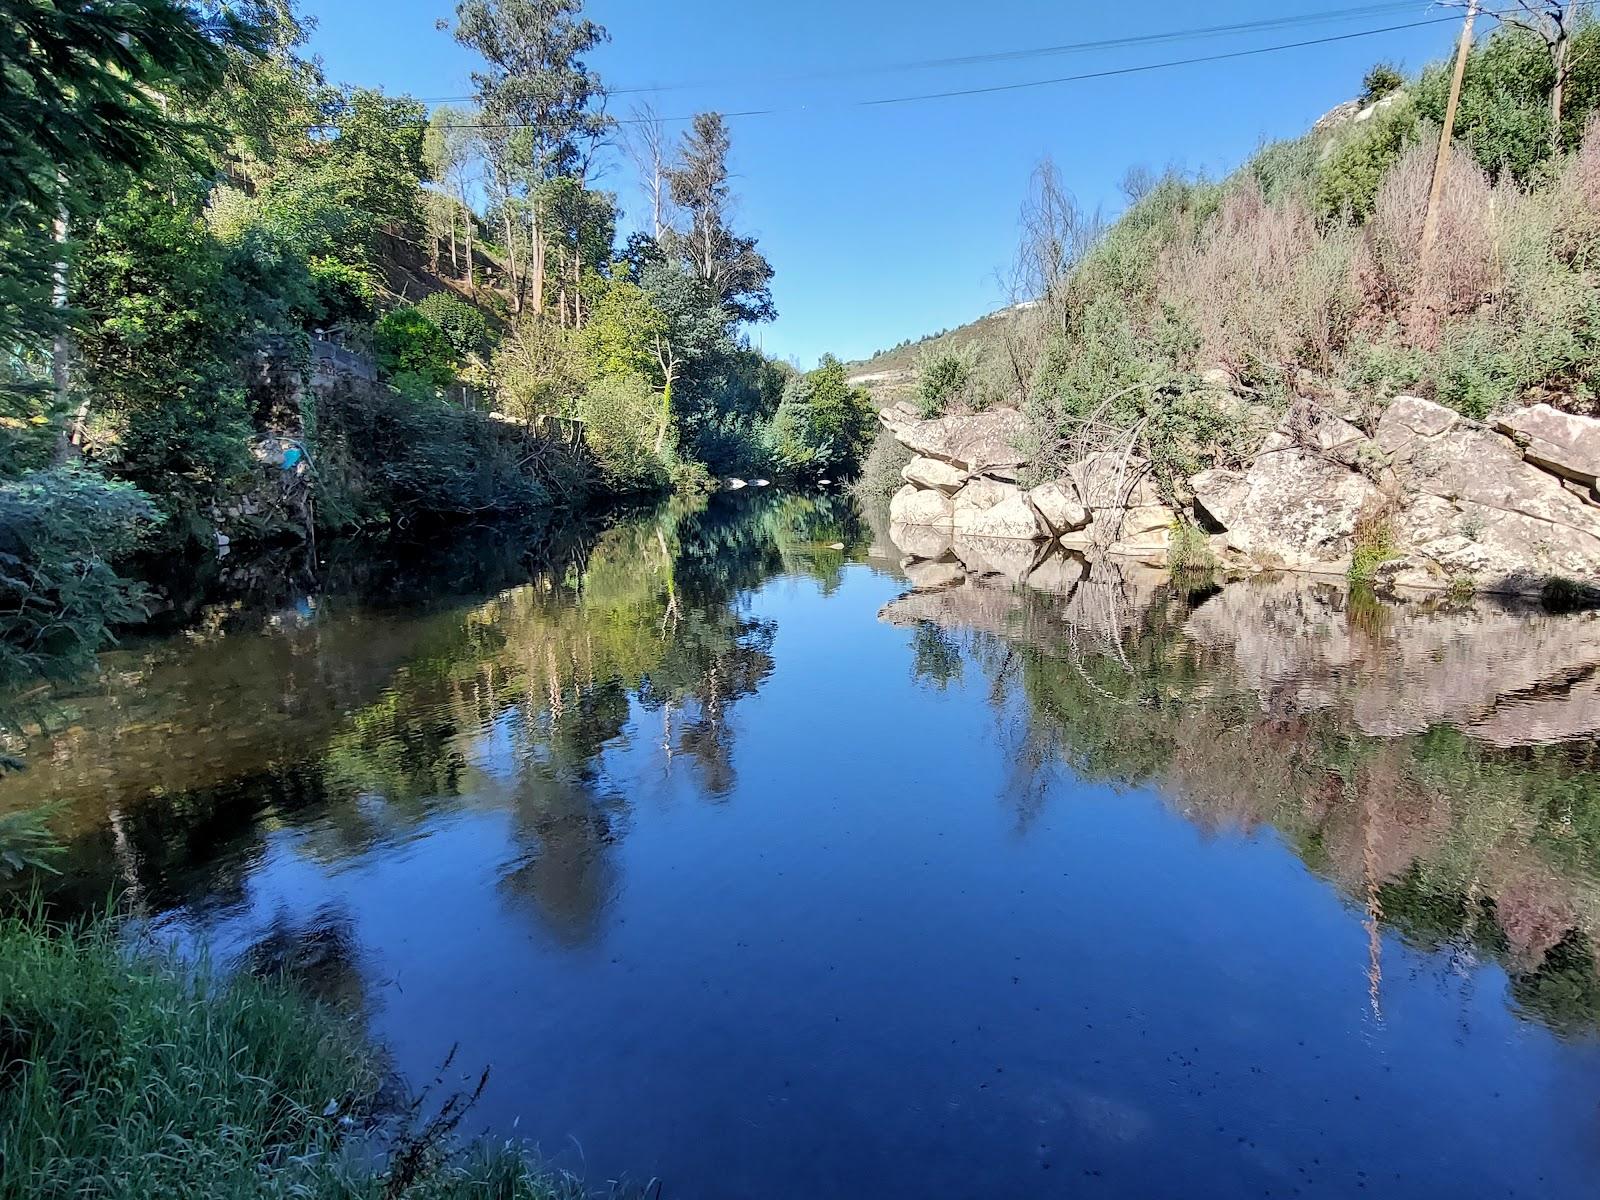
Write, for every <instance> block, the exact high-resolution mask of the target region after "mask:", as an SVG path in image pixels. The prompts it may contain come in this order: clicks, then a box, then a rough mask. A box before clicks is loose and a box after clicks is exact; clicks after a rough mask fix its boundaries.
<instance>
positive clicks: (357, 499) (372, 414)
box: [312, 377, 550, 528]
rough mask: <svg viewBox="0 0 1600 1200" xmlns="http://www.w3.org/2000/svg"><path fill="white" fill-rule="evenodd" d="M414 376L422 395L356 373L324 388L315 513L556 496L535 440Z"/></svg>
mask: <svg viewBox="0 0 1600 1200" xmlns="http://www.w3.org/2000/svg"><path fill="white" fill-rule="evenodd" d="M411 378H412V379H414V381H415V382H416V384H417V386H418V387H421V388H423V389H424V390H423V391H422V393H421V394H420V395H418V394H415V393H413V394H410V395H408V394H406V393H404V392H402V391H400V390H398V389H396V388H393V387H389V386H385V385H382V384H364V383H360V382H359V381H349V382H346V383H344V384H341V385H339V386H336V387H333V388H323V389H318V392H317V397H316V399H317V407H316V431H317V432H316V439H315V444H314V445H313V447H312V455H313V461H314V463H315V464H316V470H317V478H318V481H319V483H320V484H321V488H320V490H319V493H318V498H319V504H318V509H317V519H318V521H319V523H321V524H322V525H323V526H324V527H332V528H339V527H345V526H350V525H361V524H368V523H373V522H398V523H404V522H406V521H409V520H412V519H414V518H416V517H418V516H422V515H424V514H430V513H432V514H458V515H465V514H473V513H486V512H513V511H522V510H527V509H534V508H539V507H543V506H545V505H547V504H549V503H550V492H549V489H548V488H547V486H546V484H545V481H544V478H543V476H542V474H541V472H540V469H539V468H538V465H537V456H536V455H534V454H533V453H532V451H533V450H535V449H538V448H539V446H538V445H532V444H530V443H529V441H528V438H527V436H526V435H524V434H523V433H522V432H520V431H518V430H516V429H514V428H512V427H510V426H507V425H506V424H504V423H503V422H500V421H495V420H492V419H490V418H486V417H482V416H479V415H478V414H477V413H474V412H469V411H467V410H465V409H461V408H458V407H456V406H455V405H451V404H441V403H440V402H439V401H438V400H437V399H434V398H433V395H432V392H431V390H428V389H430V387H431V385H428V384H427V383H426V382H425V381H422V380H420V379H416V378H415V377H411ZM402 381H403V382H404V381H406V377H402ZM539 445H542V443H539Z"/></svg>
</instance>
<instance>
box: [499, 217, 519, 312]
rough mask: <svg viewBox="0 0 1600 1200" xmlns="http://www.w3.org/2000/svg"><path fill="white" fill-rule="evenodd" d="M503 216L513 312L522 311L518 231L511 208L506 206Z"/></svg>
mask: <svg viewBox="0 0 1600 1200" xmlns="http://www.w3.org/2000/svg"><path fill="white" fill-rule="evenodd" d="M501 216H502V217H503V218H504V220H505V227H506V271H507V272H508V274H509V275H510V279H509V280H508V282H509V283H510V284H511V311H512V312H513V313H520V312H521V311H522V288H521V287H520V286H519V285H518V283H517V240H516V231H515V229H514V228H513V227H512V224H511V206H510V204H509V203H508V204H506V205H505V207H504V209H503V210H502V213H501Z"/></svg>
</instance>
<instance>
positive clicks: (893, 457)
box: [855, 429, 912, 503]
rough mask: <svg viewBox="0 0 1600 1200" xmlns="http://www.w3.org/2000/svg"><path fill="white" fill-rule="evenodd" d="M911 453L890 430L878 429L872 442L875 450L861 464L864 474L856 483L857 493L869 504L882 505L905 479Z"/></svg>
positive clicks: (870, 451) (898, 488)
mask: <svg viewBox="0 0 1600 1200" xmlns="http://www.w3.org/2000/svg"><path fill="white" fill-rule="evenodd" d="M911 458H912V454H911V451H909V450H907V449H906V448H905V447H904V446H902V445H901V444H900V441H899V439H898V438H896V437H895V436H894V434H892V433H890V432H889V431H888V430H887V429H880V430H878V433H877V436H876V437H874V438H873V439H872V449H870V450H869V451H867V457H866V458H865V459H863V460H862V463H861V475H860V477H859V478H858V479H857V480H856V487H855V490H856V494H857V495H858V496H860V497H862V499H864V500H867V501H870V502H875V503H876V502H881V501H884V500H887V499H888V498H889V497H890V496H892V495H894V494H895V493H896V492H898V491H899V490H900V488H901V486H902V485H903V484H904V483H905V480H904V479H903V478H901V476H900V472H901V470H902V469H903V468H904V467H905V466H906V464H907V463H909V462H910V461H911Z"/></svg>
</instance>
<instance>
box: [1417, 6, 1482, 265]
mask: <svg viewBox="0 0 1600 1200" xmlns="http://www.w3.org/2000/svg"><path fill="white" fill-rule="evenodd" d="M1477 15H1478V0H1467V19H1466V22H1465V23H1464V24H1463V25H1462V26H1461V41H1460V43H1459V44H1458V45H1457V46H1456V67H1455V72H1454V73H1453V74H1452V75H1451V76H1450V99H1449V100H1448V101H1447V102H1446V103H1445V106H1444V128H1443V129H1441V130H1440V131H1439V156H1438V157H1437V158H1436V159H1434V162H1433V187H1432V188H1430V189H1429V191H1428V215H1427V216H1426V217H1424V218H1423V220H1422V267H1423V271H1424V273H1426V271H1427V267H1428V260H1429V258H1430V256H1431V255H1432V253H1433V242H1434V239H1435V238H1436V237H1438V235H1439V197H1440V195H1441V194H1442V193H1443V192H1444V174H1445V170H1446V169H1447V168H1448V167H1449V165H1450V139H1451V138H1452V137H1453V136H1455V131H1456V107H1457V106H1458V105H1459V104H1460V103H1461V80H1462V77H1463V76H1464V75H1466V73H1467V54H1468V53H1469V52H1470V51H1471V49H1472V20H1473V18H1474V17H1476V16H1477Z"/></svg>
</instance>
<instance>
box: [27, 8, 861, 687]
mask: <svg viewBox="0 0 1600 1200" xmlns="http://www.w3.org/2000/svg"><path fill="white" fill-rule="evenodd" d="M4 11H5V14H6V28H5V33H4V35H3V37H0V70H3V72H4V77H5V85H6V91H7V95H8V97H15V98H16V99H17V101H18V102H17V103H15V104H13V103H11V101H10V100H9V99H8V102H7V105H6V111H5V114H4V117H3V118H0V156H3V157H4V159H5V167H4V169H3V172H0V204H3V205H4V206H5V208H6V211H7V213H8V216H9V218H10V219H9V220H8V221H7V223H6V227H5V229H4V231H3V232H0V253H3V254H4V255H5V257H6V259H7V264H8V269H7V272H6V276H5V280H4V282H3V284H0V352H3V360H0V361H3V368H0V512H4V513H6V514H10V513H12V512H13V511H22V510H26V511H27V512H28V513H30V514H31V515H30V516H28V517H27V519H28V520H30V521H33V522H34V523H35V525H37V523H38V522H39V521H41V520H48V519H49V517H50V514H49V512H47V511H41V510H39V508H38V505H37V504H34V507H33V508H31V509H30V508H29V507H28V506H29V505H30V503H33V502H32V501H30V499H29V498H30V497H37V496H41V495H42V496H51V497H54V496H60V497H62V498H63V500H64V503H63V505H62V510H63V519H62V520H61V522H60V523H59V524H53V525H52V526H51V528H49V529H48V530H45V531H44V534H45V536H43V537H36V536H30V537H26V538H25V537H23V536H21V533H20V532H19V530H20V526H17V525H16V524H15V523H12V522H8V523H7V526H6V528H5V529H4V530H0V537H3V538H4V541H5V546H4V547H3V552H4V553H6V554H7V555H9V556H10V558H8V559H6V560H4V561H5V562H7V563H9V564H11V566H10V567H8V569H6V570H5V571H4V573H3V575H0V592H3V595H0V601H4V603H3V605H0V607H3V608H4V610H5V611H7V612H8V613H9V612H11V611H13V610H16V611H20V612H22V613H24V614H37V613H40V612H45V613H50V612H55V613H61V614H63V615H64V617H65V620H64V622H62V623H61V624H60V625H58V626H57V627H56V628H54V629H53V630H52V632H51V634H50V637H51V638H53V639H55V640H56V641H57V642H61V641H68V640H70V641H72V642H73V643H75V644H78V645H81V646H84V647H87V648H89V649H91V650H92V648H93V647H94V646H95V645H98V644H99V643H100V641H101V640H102V637H103V634H104V633H105V632H106V630H107V629H108V628H109V627H110V626H112V625H114V624H115V623H117V622H119V621H123V620H126V618H127V617H128V615H129V613H130V609H129V602H130V601H132V600H133V599H134V592H135V589H133V588H131V587H128V586H119V585H120V584H123V583H124V582H125V581H122V580H121V577H120V575H118V573H117V571H118V568H120V566H121V564H123V563H124V562H125V561H126V560H127V557H128V554H129V552H130V550H131V549H133V548H134V547H135V546H137V545H143V546H144V547H145V548H146V549H149V550H156V549H159V550H161V551H163V552H167V553H172V552H206V553H209V552H210V551H211V550H212V549H213V548H214V547H215V546H216V545H218V544H229V543H232V544H234V545H238V544H241V543H244V542H249V541H261V540H265V539H272V538H281V537H310V536H312V535H313V534H314V533H317V532H321V533H325V534H326V533H337V532H340V531H345V530H352V529H361V528H371V527H375V526H384V525H391V524H407V523H410V522H412V521H414V520H416V519H419V518H423V517H428V516H431V515H435V514H454V515H462V514H479V513H500V512H510V511H515V510H521V509H528V508H535V507H540V506H551V505H559V506H566V507H574V506H578V505H581V504H583V503H584V502H585V501H587V500H589V499H591V498H594V497H596V496H603V495H606V494H616V493H630V492H652V491H662V490H665V489H667V488H669V487H677V488H680V489H695V488H701V487H704V486H706V485H707V484H708V482H709V480H710V478H711V475H712V474H713V473H718V474H720V473H728V472H739V473H743V474H752V475H753V474H767V475H771V476H781V475H789V476H795V477H800V478H804V477H807V476H816V475H820V474H824V473H838V472H848V471H850V470H851V469H852V468H853V465H854V462H855V460H856V458H857V456H858V455H859V453H860V451H861V449H862V444H863V443H864V441H865V440H867V439H866V436H865V433H864V432H863V430H864V428H865V422H864V418H863V416H862V414H863V413H864V412H865V399H864V397H863V396H862V395H861V394H860V393H857V392H853V391H851V390H850V389H845V392H844V394H843V395H842V396H840V397H834V396H833V393H832V391H831V390H830V388H831V387H832V384H831V382H830V381H832V379H833V376H832V375H831V374H829V373H828V371H827V369H826V368H825V369H824V372H823V373H822V374H820V375H817V376H815V377H807V376H802V375H800V374H798V373H797V372H796V371H794V370H793V369H791V368H789V367H787V366H785V365H782V364H779V363H775V362H772V361H770V360H768V359H766V358H764V357H763V356H762V355H761V354H760V353H759V352H757V351H755V350H754V349H752V348H751V347H750V345H749V342H748V340H747V338H746V336H745V334H744V332H743V331H744V329H745V327H746V326H747V325H748V324H750V323H751V322H757V321H765V320H770V319H772V317H773V316H774V315H775V310H774V307H773V303H772V297H771V291H770V281H771V279H772V276H773V269H772V267H771V265H770V264H769V263H768V262H767V261H766V259H765V258H764V257H763V256H762V254H761V253H760V250H759V248H758V246H757V244H756V241H755V239H754V238H752V237H750V236H748V235H746V234H743V233H741V232H739V231H738V230H736V229H735V228H733V227H732V226H731V224H730V218H729V213H730V210H731V207H732V201H733V197H732V195H731V191H730V186H729V170H728V158H729V153H730V150H731V143H730V138H729V134H728V129H727V126H726V123H725V122H724V121H723V120H722V118H721V117H720V116H719V115H717V114H715V113H702V114H700V115H699V116H697V117H696V118H695V119H694V122H693V124H692V127H691V128H690V129H689V130H688V131H687V132H686V133H685V134H684V135H683V136H682V137H681V138H672V137H670V136H669V135H668V134H667V133H666V132H665V130H664V129H663V128H662V125H661V123H660V122H659V121H655V120H654V119H653V118H650V119H648V120H645V119H644V118H641V122H643V123H642V124H636V125H635V126H634V128H635V129H641V128H644V129H646V131H647V132H648V133H649V135H650V136H649V138H648V144H649V146H650V147H651V155H650V156H649V157H648V159H645V158H641V160H640V161H641V167H642V169H644V170H645V171H646V172H647V173H648V176H649V179H650V180H653V184H654V188H655V194H656V196H657V201H656V203H655V205H654V206H653V207H654V211H653V212H652V213H651V214H649V220H648V223H647V227H646V228H645V229H642V230H641V231H639V232H636V233H634V234H632V235H631V236H629V237H627V238H626V239H622V240H619V228H620V226H621V221H622V217H623V214H622V212H621V210H620V209H619V207H618V204H617V199H616V197H615V196H614V195H613V194H611V193H609V192H605V191H602V190H599V189H598V188H596V187H595V186H593V185H592V183H591V179H592V177H593V176H594V175H595V174H596V172H597V169H598V167H599V165H600V164H601V163H602V162H603V161H604V160H605V158H606V155H607V154H608V153H610V152H611V147H612V146H613V143H615V142H616V141H617V139H618V137H619V126H618V124H617V122H616V121H615V120H614V119H613V118H611V117H609V116H607V115H605V111H604V108H605V105H604V101H605V96H606V93H605V88H604V85H603V84H602V82H601V80H600V79H599V77H598V76H597V75H596V74H595V72H594V71H593V70H591V69H590V68H589V67H588V66H587V65H586V64H585V62H584V56H585V55H586V54H587V53H588V52H590V51H591V50H593V48H594V47H595V46H597V45H599V44H600V43H601V42H603V41H604V40H605V39H606V37H607V34H606V31H605V30H604V29H603V28H602V27H600V26H598V25H596V24H595V23H594V22H592V21H590V20H587V19H586V18H585V17H584V15H583V12H582V4H581V0H558V2H556V3H537V4H536V3H530V2H528V0H462V2H461V3H459V4H458V5H457V6H456V10H455V14H454V21H453V23H452V25H451V28H452V29H453V32H454V36H455V38H456V39H457V40H458V41H459V42H460V43H462V44H463V45H464V46H466V47H468V48H469V49H471V50H472V51H474V52H476V53H477V54H478V55H479V57H480V58H481V60H482V69H481V70H480V71H479V72H477V73H476V74H475V75H474V77H473V80H474V88H475V92H476V98H477V102H476V105H475V106H474V107H471V108H462V107H442V108H440V109H438V110H436V111H434V112H433V113H432V114H431V115H430V114H429V112H428V111H427V110H426V108H425V107H424V106H423V105H422V104H421V103H419V102H418V101H415V100H412V99H410V98H408V97H393V96H388V95H385V94H383V93H381V92H378V91H374V90H370V89H365V88H352V87H344V86H338V85H336V84H334V83H331V82H330V81H329V80H327V79H326V78H325V77H324V75H323V72H322V70H321V68H320V66H319V65H318V63H317V62H316V61H315V60H314V59H311V58H309V57H307V56H306V53H305V50H304V46H305V41H306V36H307V33H308V24H307V22H306V21H305V19H304V18H302V17H300V16H299V15H298V14H297V12H296V11H295V7H294V3H293V0H246V2H244V3H234V4H228V5H211V4H203V5H202V4H189V3H184V2H182V0H128V2H127V3H120V4H115V5H104V4H97V3H89V2H88V0H68V2H62V0H8V2H7V3H6V4H5V6H4ZM326 341H332V342H335V343H338V344H340V345H342V347H343V348H344V349H345V350H347V351H349V352H350V353H352V354H354V355H355V356H356V361H358V362H359V361H360V360H362V359H365V360H368V361H370V362H372V363H374V364H375V366H376V370H377V374H378V379H377V380H376V381H367V380H365V379H363V378H360V377H359V375H360V374H361V373H360V372H358V373H357V376H358V377H356V378H346V379H345V380H344V382H343V383H341V384H338V385H334V384H331V383H328V382H326V381H323V382H321V383H319V385H318V386H316V387H314V388H306V387H304V386H303V385H304V381H305V380H306V379H307V377H308V376H309V375H310V374H311V368H312V367H313V365H314V364H318V363H320V362H321V361H322V360H323V359H324V358H326V357H328V354H327V353H326V346H325V342H326ZM814 394H815V395H814ZM817 396H821V397H822V399H820V400H819V399H818V398H817ZM839 404H844V405H845V406H846V407H847V408H850V409H851V410H852V411H850V412H848V413H841V412H838V411H835V409H837V408H838V405H839ZM91 512H92V513H93V515H94V519H93V520H88V519H84V518H83V514H86V513H91ZM70 564H86V565H87V566H88V567H89V568H90V570H89V574H90V575H91V576H92V577H93V578H95V579H96V580H99V581H100V582H101V583H102V584H104V585H105V586H103V587H101V588H100V589H99V590H100V591H101V592H102V593H103V594H104V596H105V599H106V604H105V605H103V606H102V607H101V608H100V609H99V610H98V611H95V610H94V606H93V604H92V603H91V599H92V598H91V596H90V594H89V592H88V591H87V590H86V589H84V588H81V587H78V588H77V590H76V594H75V595H74V596H70V597H69V596H67V595H65V593H64V591H63V585H62V580H63V579H64V578H65V577H66V576H68V575H71V574H72V573H73V572H72V570H71V567H70ZM113 579H115V580H117V581H118V583H117V584H113V583H112V582H111V581H112V580H113ZM73 605H76V608H74V607H73ZM31 620H32V618H31V617H30V618H29V620H23V621H20V622H14V621H12V620H11V619H10V618H9V617H7V618H6V620H5V622H4V626H3V628H0V642H3V643H4V647H5V649H4V661H3V662H0V666H5V667H8V668H9V667H11V666H14V665H16V664H20V663H24V662H28V661H32V660H33V659H34V658H36V657H38V655H39V653H40V650H41V647H42V640H41V636H42V635H41V634H40V632H39V630H38V629H37V628H36V627H35V626H36V625H37V621H33V622H32V624H30V621H31ZM8 673H10V672H8Z"/></svg>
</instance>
